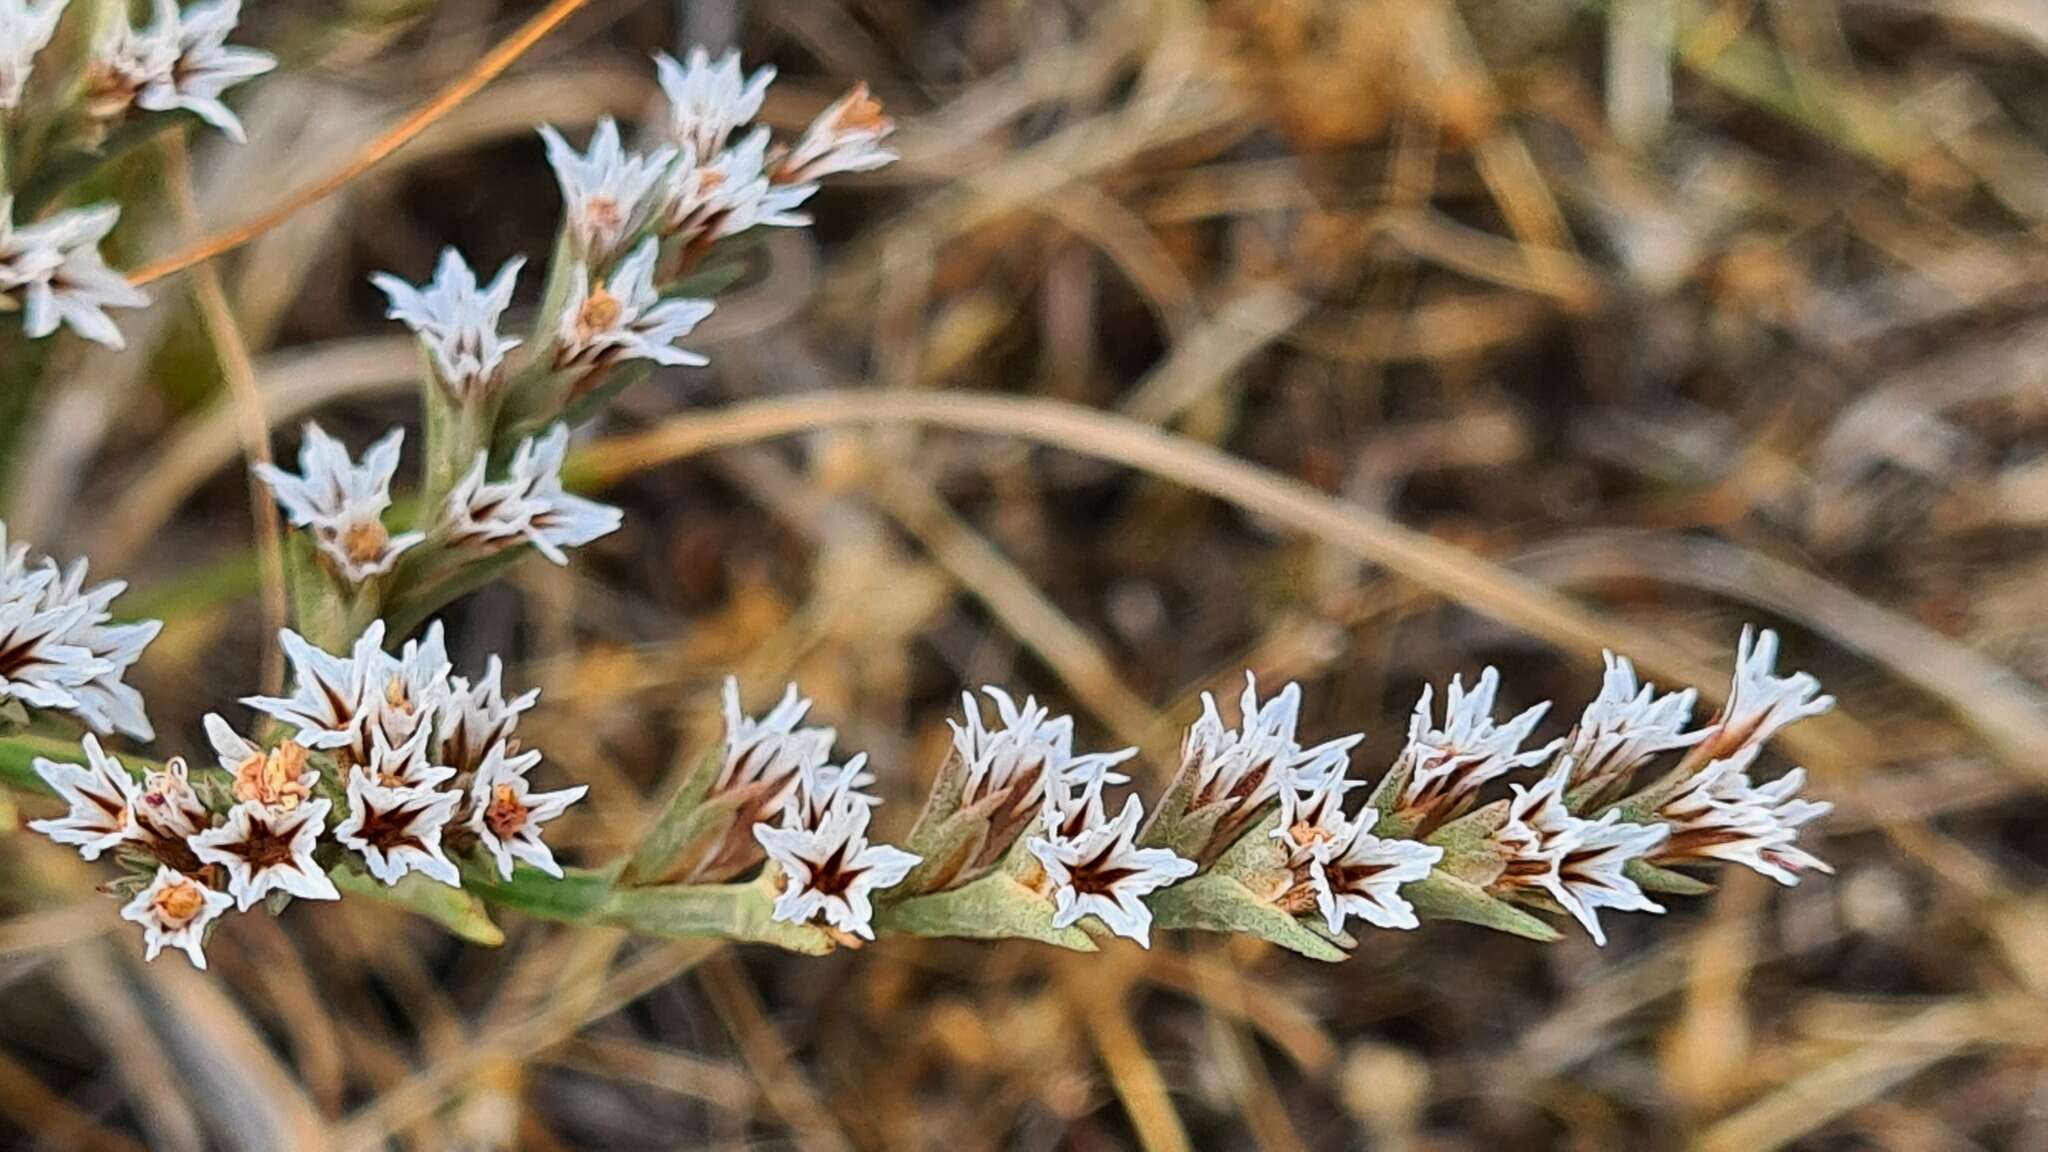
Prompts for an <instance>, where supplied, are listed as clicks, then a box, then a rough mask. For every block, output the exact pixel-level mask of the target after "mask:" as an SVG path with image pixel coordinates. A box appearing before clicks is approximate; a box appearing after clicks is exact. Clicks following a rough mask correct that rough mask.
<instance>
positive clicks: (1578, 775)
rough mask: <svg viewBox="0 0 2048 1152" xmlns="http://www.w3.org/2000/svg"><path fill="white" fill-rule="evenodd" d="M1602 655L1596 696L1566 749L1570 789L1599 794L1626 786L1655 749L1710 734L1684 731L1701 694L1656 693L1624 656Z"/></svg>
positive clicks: (1685, 745) (1688, 743)
mask: <svg viewBox="0 0 2048 1152" xmlns="http://www.w3.org/2000/svg"><path fill="white" fill-rule="evenodd" d="M1604 656H1605V658H1606V661H1607V674H1606V676H1605V678H1604V679H1603V680H1602V681H1601V684H1600V695H1599V696H1598V697H1597V698H1595V699H1594V701H1593V702H1592V703H1591V704H1588V705H1586V711H1585V712H1584V714H1582V715H1581V716H1580V717H1579V723H1578V727H1576V728H1573V729H1572V733H1571V736H1570V738H1569V740H1568V742H1567V744H1566V747H1565V755H1567V756H1569V757H1571V760H1572V779H1571V781H1570V786H1569V788H1568V789H1567V791H1568V792H1569V791H1576V790H1579V789H1587V790H1588V791H1589V793H1590V794H1591V795H1594V796H1598V795H1600V794H1603V793H1608V792H1612V791H1614V790H1616V789H1618V788H1621V787H1625V786H1626V785H1627V783H1628V781H1629V780H1630V779H1631V778H1633V777H1634V775H1635V773H1636V770H1637V769H1638V768H1641V767H1642V766H1643V765H1644V764H1645V763H1648V762H1649V760H1650V759H1651V758H1653V757H1655V756H1656V755H1658V754H1659V753H1662V752H1669V751H1672V750H1674V749H1678V748H1689V747H1691V746H1692V745H1694V744H1697V743H1699V742H1700V741H1701V740H1704V739H1706V738H1707V736H1708V735H1709V730H1707V729H1702V730H1700V731H1697V732H1687V731H1686V730H1685V726H1686V724H1687V722H1688V721H1690V720H1691V719H1692V706H1693V701H1695V700H1696V699H1698V698H1699V693H1697V692H1695V691H1693V690H1692V689H1690V688H1688V689H1686V690H1685V691H1683V692H1667V693H1665V694H1664V695H1662V696H1659V695H1657V686H1656V685H1654V684H1641V685H1638V683H1637V680H1636V670H1635V666H1634V665H1633V664H1630V663H1629V662H1628V659H1627V658H1626V657H1622V656H1616V655H1615V654H1614V653H1612V652H1608V653H1604Z"/></svg>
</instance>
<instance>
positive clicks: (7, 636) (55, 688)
mask: <svg viewBox="0 0 2048 1152" xmlns="http://www.w3.org/2000/svg"><path fill="white" fill-rule="evenodd" d="M0 557H4V568H0V699H5V698H8V697H13V698H15V699H18V700H20V701H21V702H22V703H23V704H26V705H28V706H30V707H33V708H51V709H60V710H63V711H68V712H72V713H74V714H76V715H77V716H78V717H79V718H80V719H82V720H84V721H85V722H86V724H88V725H89V726H91V727H92V728H93V729H94V730H95V731H98V732H125V733H127V734H128V735H131V736H134V737H136V738H138V739H143V740H148V739H151V738H152V737H153V736H154V735H155V732H154V729H152V727H151V726H150V723H149V716H148V714H147V713H146V712H145V710H144V708H143V702H142V694H141V693H139V692H137V691H136V690H135V689H134V688H133V687H132V686H130V685H128V684H127V683H125V682H124V681H123V677H124V676H125V675H126V674H127V671H128V669H129V668H130V667H131V666H133V665H134V663H135V661H136V660H137V659H139V658H140V657H141V655H142V650H143V649H144V648H146V647H148V645H149V643H150V641H152V640H154V639H155V638H156V635H157V633H158V632H159V631H160V630H161V629H162V628H163V625H162V623H161V622H159V621H155V620H141V621H136V622H134V623H130V624H113V623H110V621H112V620H113V610H112V605H113V602H114V600H115V599H116V598H117V597H119V596H120V594H121V593H122V592H123V591H124V590H125V589H126V588H127V585H126V584H124V583H122V582H121V581H118V580H111V581H108V582H106V583H103V584H98V585H95V586H93V587H91V588H88V587H86V585H85V579H86V563H85V561H83V560H79V561H75V562H73V564H72V565H71V567H70V569H69V570H60V569H59V568H58V567H57V563H56V561H54V560H51V559H49V558H48V557H41V558H38V559H36V560H34V561H33V562H31V559H30V556H29V548H28V546H27V545H26V544H20V543H15V544H12V545H10V544H9V543H8V541H7V526H6V525H5V524H0Z"/></svg>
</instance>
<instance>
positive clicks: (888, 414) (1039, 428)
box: [578, 392, 1849, 769]
mask: <svg viewBox="0 0 2048 1152" xmlns="http://www.w3.org/2000/svg"><path fill="white" fill-rule="evenodd" d="M849 424H879V425H892V424H926V425H931V426H935V427H944V428H954V429H958V430H961V431H971V432H982V433H986V434H989V435H994V436H1003V437H1010V438H1015V439H1021V440H1029V441H1034V442H1037V443H1040V444H1045V445H1048V446H1052V447H1057V448H1061V449H1064V450H1066V451H1069V452H1073V453H1076V454H1079V455H1082V456H1091V457H1094V458H1097V459H1101V460H1108V461H1111V462H1114V463H1117V464H1120V465H1123V466H1125V467H1128V468H1134V469H1137V470H1139V471H1142V472H1148V473H1151V474H1152V475H1155V476H1158V477H1161V478H1163V479H1166V480H1170V481H1173V482H1174V483H1177V484H1182V485H1185V486H1187V487H1189V488H1193V489H1196V490H1197V491H1201V492H1206V493H1208V494H1210V495H1212V496H1215V497H1217V498H1219V499H1222V500H1227V501H1229V502H1231V503H1233V504H1236V505H1238V506H1239V507H1241V508H1244V509H1245V510H1246V511H1249V512H1253V513H1256V514H1258V515H1260V516H1265V517H1268V518H1270V519H1272V520H1275V521H1278V522H1280V523H1283V524H1286V525H1288V526H1289V527H1292V528H1294V529H1295V530H1297V531H1300V532H1305V533H1308V534H1311V535H1314V536H1317V537H1320V538H1321V539H1323V540H1325V541H1327V542H1328V543H1330V544H1332V545H1335V546H1337V547H1339V548H1341V549H1343V550H1344V551H1346V552H1349V553H1351V554H1352V555H1354V556H1357V557H1358V558H1359V559H1361V560H1365V561H1367V562H1370V563H1373V564H1378V565H1381V566H1383V567H1385V568H1387V569H1388V570H1390V571H1392V572H1395V573H1397V574H1399V575H1400V576H1402V577H1403V578H1405V579H1407V580H1410V581H1412V582H1414V583H1416V584H1418V585H1421V586H1422V587H1425V588H1428V589H1430V590H1431V591H1433V592H1436V593H1438V594H1440V595H1442V596H1444V597H1446V598H1448V599H1451V600H1453V601H1456V602H1458V603H1460V604H1463V605H1465V606H1466V607H1468V608H1472V609H1474V610H1476V611H1479V612H1482V613H1484V614H1486V615H1488V616H1492V617H1493V618H1495V619H1497V620H1499V621H1501V622H1502V623H1505V624H1510V625H1513V626H1514V627H1517V628H1520V629H1522V630H1523V631H1525V632H1528V633H1529V634H1530V635H1532V636H1537V637H1540V638H1541V639H1543V640H1546V641H1548V642H1550V643H1552V644H1555V645H1557V646H1558V647H1559V648H1560V649H1562V650H1564V651H1567V652H1571V653H1573V654H1575V655H1577V656H1579V657H1580V658H1582V659H1584V660H1585V661H1587V662H1588V663H1593V662H1596V661H1598V660H1599V659H1600V654H1601V652H1602V650H1603V649H1613V650H1615V651H1620V652H1627V653H1628V654H1629V655H1630V657H1631V658H1632V659H1634V660H1635V662H1636V664H1637V665H1638V666H1640V667H1642V668H1643V669H1644V670H1645V671H1646V672H1648V673H1649V674H1651V675H1654V676H1657V677H1659V678H1663V679H1666V680H1669V681H1673V682H1679V683H1690V684H1697V685H1699V686H1700V688H1701V692H1702V694H1703V695H1708V696H1712V694H1713V693H1714V692H1715V688H1714V687H1713V686H1714V685H1715V684H1716V683H1717V682H1719V681H1720V680H1721V678H1722V677H1721V676H1720V674H1719V673H1717V672H1716V671H1715V670H1713V669H1711V668H1705V667H1702V666H1701V665H1700V663H1699V662H1698V661H1697V660H1695V659H1693V658H1692V657H1691V656H1690V655H1688V654H1687V653H1686V652H1684V651H1683V650H1681V649H1679V648H1677V647H1676V646H1674V645H1672V644H1670V643H1668V642H1666V641H1664V640H1662V639H1659V638H1658V637H1655V636H1653V635H1650V634H1648V633H1646V632H1643V631H1641V630H1639V629H1635V628H1631V627H1628V626H1625V625H1623V624H1620V623H1618V622H1616V621H1613V620H1609V619H1606V618H1604V617H1602V616H1600V615H1598V614H1596V613H1594V612H1592V611H1590V610H1588V609H1586V608H1584V607H1582V606H1580V605H1579V604H1578V603H1576V602H1574V601H1573V600H1571V599H1570V598H1568V597H1566V596H1563V595H1561V594H1559V593H1558V592H1556V591H1554V590H1553V589H1550V588H1547V587H1544V586H1543V585H1541V584H1538V583H1536V582H1535V581H1533V580H1529V579H1527V578H1525V577H1522V576H1518V575H1516V574H1514V573H1512V572H1509V571H1507V570H1506V569H1503V568H1501V567H1499V566H1498V565H1495V564H1493V563H1490V562H1488V561H1487V560H1485V559H1483V558H1481V557H1479V556H1476V555H1473V554H1472V553H1470V552H1467V551H1465V550H1463V549H1460V548H1457V547H1454V546H1452V545H1450V544H1446V543H1444V542H1443V541H1441V540H1437V539H1435V538H1434V537H1431V536H1428V535H1426V534H1424V533H1421V532H1417V531H1415V530H1413V529H1411V528H1405V527H1403V526H1401V525H1399V524H1396V523H1394V522H1393V521H1391V520H1388V519H1386V518H1385V517H1383V516H1379V515H1377V514H1375V513H1372V512H1369V511H1367V510H1365V509H1363V508H1359V507H1357V506H1355V505H1351V504H1347V503H1345V502H1343V501H1341V500H1337V499H1335V498H1333V497H1330V496H1326V495H1324V494H1323V493H1321V492H1318V491H1316V490H1315V489H1313V488H1310V487H1308V486H1307V485H1305V484H1302V483H1300V482H1299V481H1296V480H1292V479H1289V478H1287V477H1284V476H1281V475H1278V474H1276V473H1274V472H1271V471H1269V470H1267V469H1264V468H1261V467H1259V466H1258V465H1255V464H1252V463H1249V462H1247V461H1244V460H1241V459H1238V458H1236V457H1234V456H1231V455H1230V454H1229V453H1226V452H1223V451H1221V450H1219V449H1216V448H1213V447H1210V446H1209V445H1207V444H1202V443H1199V442H1197V441H1194V440H1190V439H1188V438H1186V437H1182V436H1176V435H1173V434H1171V433H1166V432H1161V431H1159V430H1158V429H1156V428H1152V427H1150V426H1147V425H1144V424H1139V423H1137V422H1135V421H1132V420H1129V419H1126V418H1124V417H1120V416H1113V415H1108V414H1105V413H1101V412H1096V411H1092V410H1090V409H1087V408H1082V407H1079V406H1076V405H1072V404H1064V403H1061V402H1058V401H1052V400H1038V399H1020V398H1012V397H1003V396H986V395H960V394H936V395H933V394H923V393H895V392H870V393H858V392H855V393H830V394H821V395H815V396H804V397H796V398H791V399H786V400H764V401H756V402H751V403H746V404H738V405H734V406H732V407H729V408H727V409H724V410H722V411H718V412H707V413H696V414H692V415H687V416H678V417H675V418H673V419H671V420H669V421H667V422H665V423H663V424H662V425H660V426H658V427H656V428H654V429H651V430H649V431H647V432H643V433H639V434H635V435H630V436H621V437H617V438H614V439H611V440H608V441H604V442H602V443H600V444H598V445H596V446H594V447H593V448H591V449H590V450H588V451H586V452H585V454H584V455H583V456H582V457H581V460H580V463H579V465H578V467H579V468H580V469H581V472H582V475H584V476H585V477H587V478H589V479H591V480H594V481H596V482H598V483H600V484H603V483H610V482H614V481H616V480H619V479H621V478H623V477H625V476H628V475H631V474H632V473H634V472H639V471H643V470H645V469H647V468H651V467H654V466H655V465H657V464H660V463H663V462H665V461H669V460H675V459H679V458H682V457H685V456H691V455H696V454H698V453H702V452H709V451H713V450H715V449H718V448H725V447H731V446H733V445H737V444H748V443H753V442H756V441H759V440H767V439H773V438H775V437H778V436H787V435H790V434H792V433H795V432H804V431H814V430H816V429H819V428H826V427H832V426H835V425H849ZM1811 732H1812V728H1811V727H1809V726H1800V727H1794V728H1792V729H1789V730H1788V731H1786V733H1785V734H1784V735H1783V736H1782V737H1781V739H1782V740H1783V741H1784V742H1785V743H1786V745H1787V746H1788V748H1789V749H1790V750H1791V751H1792V752H1793V753H1794V754H1795V755H1796V756H1798V757H1799V758H1801V759H1803V760H1805V761H1806V762H1808V763H1813V764H1827V765H1829V766H1831V767H1835V768H1842V769H1846V768H1847V767H1849V765H1848V763H1846V762H1845V758H1844V756H1843V755H1842V752H1841V749H1840V748H1838V746H1837V745H1836V744H1835V743H1834V742H1832V741H1824V740H1820V739H1817V738H1815V737H1814V736H1813V735H1811Z"/></svg>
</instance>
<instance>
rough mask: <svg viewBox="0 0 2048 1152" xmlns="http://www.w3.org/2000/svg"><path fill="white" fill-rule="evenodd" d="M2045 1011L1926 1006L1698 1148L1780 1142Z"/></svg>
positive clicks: (1710, 1151)
mask: <svg viewBox="0 0 2048 1152" xmlns="http://www.w3.org/2000/svg"><path fill="white" fill-rule="evenodd" d="M2016 1013H2017V1014H2016ZM2039 1017H2040V1012H2039V1009H2038V1005H2036V1004H2032V1003H2025V1004H2012V1003H2002V1002H1995V1001H1981V1000H1965V1001H1948V1002H1945V1003H1941V1004H1937V1005H1935V1006H1934V1007H1932V1008H1926V1009H1922V1010H1921V1011H1920V1012H1918V1013H1915V1014H1914V1015H1913V1016H1912V1017H1911V1018H1909V1019H1907V1020H1905V1021H1903V1022H1901V1023H1899V1024H1897V1025H1894V1026H1893V1027H1891V1028H1888V1029H1886V1030H1885V1031H1884V1032H1883V1033H1882V1034H1881V1035H1878V1036H1874V1037H1871V1038H1870V1039H1869V1040H1868V1041H1867V1042H1865V1043H1862V1044H1858V1045H1856V1046H1855V1047H1853V1048H1851V1049H1850V1050H1849V1051H1847V1052H1845V1053H1844V1054H1843V1055H1841V1056H1840V1057H1838V1058H1836V1059H1834V1060H1830V1061H1828V1062H1827V1063H1824V1064H1821V1065H1818V1066H1817V1067H1814V1068H1813V1069H1811V1070H1810V1071H1808V1072H1806V1073H1805V1074H1804V1075H1802V1076H1800V1077H1799V1078H1798V1079H1797V1080H1794V1081H1793V1082H1792V1083H1790V1084H1787V1085H1785V1086H1784V1087H1783V1088H1780V1089H1778V1090H1777V1091H1776V1092H1773V1093H1771V1094H1770V1095H1768V1096H1765V1097H1764V1098H1763V1099H1761V1100H1758V1101H1757V1102H1756V1103H1754V1104H1751V1105H1750V1106H1749V1107H1747V1108H1744V1109H1742V1110H1741V1111H1740V1112H1737V1113H1735V1114H1734V1115H1733V1116H1730V1117H1728V1118H1727V1119H1725V1120H1722V1121H1720V1122H1719V1123H1717V1124H1715V1125H1714V1126H1713V1127H1711V1128H1709V1129H1707V1131H1706V1132H1705V1133H1704V1134H1702V1135H1701V1137H1700V1141H1699V1143H1698V1144H1697V1145H1696V1147H1698V1148H1699V1149H1700V1152H1771V1150H1772V1149H1775V1148H1782V1147H1784V1146H1785V1145H1787V1144H1790V1143H1792V1142H1793V1141H1795V1140H1798V1139H1799V1138H1801V1137H1802V1136H1805V1135H1807V1134H1809V1133H1811V1132H1814V1131H1816V1130H1818V1129H1820V1128H1821V1127H1823V1126H1825V1125H1827V1124H1828V1123H1829V1122H1831V1121H1833V1120H1834V1119H1835V1118H1837V1117H1839V1116H1842V1115H1844V1114H1846V1113H1848V1112H1850V1111H1852V1110H1854V1109H1855V1108H1858V1107H1860V1106H1862V1105H1864V1104H1867V1103H1869V1102H1870V1101H1872V1100H1875V1099H1878V1098H1879V1097H1881V1096H1883V1095H1884V1094H1885V1093H1886V1092H1888V1091H1890V1090H1891V1089H1892V1088H1893V1087H1894V1086H1896V1085H1898V1084H1899V1083H1901V1082H1903V1081H1904V1080H1906V1079H1908V1078H1910V1077H1913V1076H1917V1075H1919V1074H1920V1073H1921V1072H1922V1071H1924V1070H1925V1069H1927V1068H1928V1067H1929V1066H1931V1065H1933V1064H1937V1063H1939V1062H1941V1061H1943V1060H1948V1059H1951V1058H1953V1057H1955V1056H1956V1055H1958V1054H1960V1053H1962V1052H1965V1051H1968V1050H1970V1049H1972V1048H1976V1047H1980V1046H1983V1045H1987V1044H1999V1043H2011V1042H2013V1041H2014V1040H2015V1039H2016V1038H2017V1037H2016V1036H2015V1034H2014V1033H2015V1021H2016V1020H2020V1021H2025V1020H2033V1021H2035V1022H2036V1024H2038V1022H2039ZM2022 1033H2024V1029H2022ZM2038 1038H2039V1034H2038V1033H2036V1034H2035V1039H2038Z"/></svg>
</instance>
